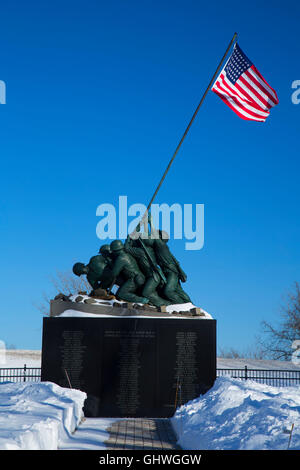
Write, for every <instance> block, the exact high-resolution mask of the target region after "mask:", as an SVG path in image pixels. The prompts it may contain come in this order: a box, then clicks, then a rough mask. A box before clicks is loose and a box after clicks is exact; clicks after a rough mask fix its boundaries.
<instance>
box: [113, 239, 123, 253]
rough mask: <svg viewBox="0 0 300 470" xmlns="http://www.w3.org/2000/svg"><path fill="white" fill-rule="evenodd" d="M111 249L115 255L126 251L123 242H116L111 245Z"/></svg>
mask: <svg viewBox="0 0 300 470" xmlns="http://www.w3.org/2000/svg"><path fill="white" fill-rule="evenodd" d="M110 249H111V251H112V252H113V253H116V252H118V251H121V250H123V249H124V245H123V243H122V242H121V240H114V241H113V242H111V244H110Z"/></svg>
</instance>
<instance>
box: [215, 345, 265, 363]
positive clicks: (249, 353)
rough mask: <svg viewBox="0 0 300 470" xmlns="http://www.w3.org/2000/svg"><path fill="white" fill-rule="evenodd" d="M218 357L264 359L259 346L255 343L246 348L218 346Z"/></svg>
mask: <svg viewBox="0 0 300 470" xmlns="http://www.w3.org/2000/svg"><path fill="white" fill-rule="evenodd" d="M218 357H222V358H225V359H264V355H263V352H262V350H261V348H260V347H259V346H258V345H257V344H255V345H254V346H250V347H248V348H246V349H243V350H239V349H235V348H232V347H231V348H222V347H221V348H220V350H219V353H218Z"/></svg>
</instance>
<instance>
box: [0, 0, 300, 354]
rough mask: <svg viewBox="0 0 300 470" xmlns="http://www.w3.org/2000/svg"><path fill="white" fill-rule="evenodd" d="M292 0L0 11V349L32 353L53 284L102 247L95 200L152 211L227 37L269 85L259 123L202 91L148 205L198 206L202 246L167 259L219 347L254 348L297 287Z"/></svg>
mask: <svg viewBox="0 0 300 470" xmlns="http://www.w3.org/2000/svg"><path fill="white" fill-rule="evenodd" d="M299 15H300V5H299V3H298V2H296V1H286V2H281V1H272V2H271V1H266V2H259V1H252V2H251V5H250V4H241V3H240V2H235V1H233V2H231V3H230V5H228V4H224V2H221V1H215V2H213V3H211V4H209V5H205V4H203V3H202V2H199V1H191V0H185V1H178V0H172V1H164V0H160V1H137V0H136V1H133V0H127V1H121V0H119V1H116V0H112V1H111V2H104V1H100V0H99V1H86V2H83V1H82V0H81V1H74V0H73V1H72V2H71V1H66V0H62V1H59V2H58V1H51V2H49V1H44V2H38V1H28V2H21V1H11V2H6V4H5V5H2V7H1V19H2V21H1V30H0V44H1V48H0V80H3V81H5V83H6V87H7V97H6V100H7V103H6V104H5V105H0V135H1V187H0V191H1V213H0V224H1V247H2V259H1V261H2V270H1V287H2V289H1V292H2V295H1V312H0V339H1V340H4V341H5V342H6V343H7V344H14V345H15V346H16V347H17V348H24V349H39V348H40V347H41V333H42V315H41V314H40V313H39V311H38V310H37V309H36V308H35V306H34V303H36V302H39V301H40V299H41V298H42V294H43V292H46V293H49V294H50V295H51V294H53V293H54V292H53V287H52V284H51V282H50V277H51V276H53V275H55V273H56V271H67V270H69V269H70V268H71V267H72V265H73V263H74V262H75V261H84V262H85V261H86V262H87V261H88V259H89V258H90V257H91V256H92V255H94V254H95V253H96V252H97V251H98V248H99V246H100V244H101V242H100V240H99V239H98V238H97V236H96V225H97V222H98V221H99V218H97V217H96V209H97V207H98V205H99V204H101V203H111V204H117V201H118V197H119V195H127V196H128V203H129V204H133V203H136V202H140V203H144V204H147V203H148V201H149V199H150V197H151V195H152V193H153V191H154V188H155V187H156V185H157V183H158V181H159V179H160V176H161V174H162V173H163V171H164V169H165V167H166V165H167V163H168V161H169V159H170V157H171V155H172V153H173V151H174V149H175V147H176V145H177V143H178V141H179V139H180V137H181V135H182V133H183V132H184V130H185V127H186V125H187V123H188V121H189V119H190V117H191V115H192V113H193V111H194V109H195V107H196V106H197V104H198V102H199V100H200V98H201V96H202V93H203V92H204V90H205V88H206V86H207V85H208V83H209V80H210V78H211V76H212V74H213V73H214V71H215V69H216V67H217V64H218V62H219V60H220V58H221V57H222V55H223V53H224V51H225V49H226V47H227V44H228V43H229V41H230V39H231V37H232V35H233V33H234V32H235V31H237V32H238V33H239V39H238V42H239V45H240V46H241V48H242V49H243V51H244V52H245V53H246V55H247V56H248V57H249V58H250V59H251V60H252V62H253V63H254V65H255V66H256V67H257V68H258V69H259V71H260V72H261V73H262V75H263V76H264V77H265V79H266V80H267V81H268V82H269V83H270V85H271V86H272V87H273V88H275V90H276V91H277V94H278V97H279V101H280V103H279V105H278V106H276V107H275V108H274V109H273V110H272V111H271V115H270V117H269V118H268V120H267V121H266V122H265V123H263V124H262V123H255V122H248V121H243V120H242V119H240V118H238V117H237V116H236V115H235V114H234V113H233V112H232V111H231V110H230V109H229V108H228V107H227V106H225V105H224V104H223V103H222V101H221V100H220V99H219V98H218V97H217V96H216V95H215V94H214V93H212V92H210V93H209V94H208V96H207V98H206V100H205V102H204V104H203V106H202V108H201V110H200V112H199V115H198V116H197V119H196V121H195V122H194V124H193V126H192V128H191V130H190V133H189V135H188V137H187V139H186V140H185V142H184V144H183V146H182V148H181V150H180V152H179V154H178V156H177V157H176V160H175V162H174V164H173V166H172V169H171V170H170V172H169V174H168V177H167V180H166V181H165V183H164V185H163V186H162V188H161V190H160V192H159V194H158V197H157V199H156V202H157V203H163V202H165V203H168V204H170V205H171V204H173V203H181V204H184V203H186V204H188V203H190V204H197V203H198V204H204V205H205V245H204V247H203V249H202V250H200V251H186V250H185V249H184V241H180V240H179V241H171V242H170V243H171V248H172V250H173V252H174V254H175V255H176V257H177V258H178V259H179V260H180V262H181V264H182V266H183V268H184V270H185V271H186V273H187V274H188V281H187V284H186V286H185V287H186V290H187V291H188V292H189V294H190V296H191V297H192V300H193V301H194V303H195V304H197V305H199V306H201V307H203V308H204V309H205V310H207V311H209V312H211V313H212V315H213V316H214V317H215V318H216V319H217V322H218V345H219V348H220V347H222V348H229V347H234V348H237V349H241V350H242V349H244V348H247V347H248V346H251V345H252V344H253V343H254V340H255V335H257V334H259V333H260V328H261V327H260V323H261V321H262V320H263V319H265V320H268V321H272V322H276V321H277V319H278V313H279V309H280V304H281V303H282V296H284V295H285V294H286V293H287V292H288V291H289V290H290V288H291V287H292V284H293V282H294V281H296V280H298V281H299V259H300V250H299V232H300V226H299V169H300V168H299V167H300V165H299V119H300V105H298V106H297V105H294V104H292V101H291V95H292V92H293V90H292V88H291V84H292V82H293V81H294V80H297V79H300V70H299V37H298V30H299Z"/></svg>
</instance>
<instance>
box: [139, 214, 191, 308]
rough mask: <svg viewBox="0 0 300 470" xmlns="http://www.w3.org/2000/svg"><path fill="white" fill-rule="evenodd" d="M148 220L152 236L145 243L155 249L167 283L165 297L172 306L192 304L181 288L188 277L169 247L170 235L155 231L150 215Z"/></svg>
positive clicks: (164, 289) (164, 291)
mask: <svg viewBox="0 0 300 470" xmlns="http://www.w3.org/2000/svg"><path fill="white" fill-rule="evenodd" d="M148 220H149V223H150V226H151V235H152V236H151V235H150V236H149V237H148V238H145V240H143V242H144V244H145V245H146V246H148V247H152V248H153V249H154V251H155V255H156V259H157V262H158V264H159V266H160V267H161V269H162V271H163V273H164V275H165V277H166V283H165V285H164V287H163V295H164V297H166V298H167V299H168V300H170V301H171V303H172V304H182V303H187V302H191V299H190V297H189V296H188V294H187V293H186V292H185V291H184V290H183V288H182V287H181V284H180V281H181V282H186V279H187V276H186V274H185V272H184V271H183V270H182V268H181V266H180V264H179V262H178V261H177V259H176V258H175V256H174V255H172V253H171V251H170V249H169V247H168V245H167V243H168V241H169V236H168V234H167V233H166V232H163V231H162V230H158V231H157V230H156V229H155V227H154V225H153V222H152V217H151V215H150V214H149V215H148Z"/></svg>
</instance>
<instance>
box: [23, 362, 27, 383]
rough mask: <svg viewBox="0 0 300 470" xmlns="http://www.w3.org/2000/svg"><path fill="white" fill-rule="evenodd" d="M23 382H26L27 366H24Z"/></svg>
mask: <svg viewBox="0 0 300 470" xmlns="http://www.w3.org/2000/svg"><path fill="white" fill-rule="evenodd" d="M23 382H26V364H24V374H23Z"/></svg>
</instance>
